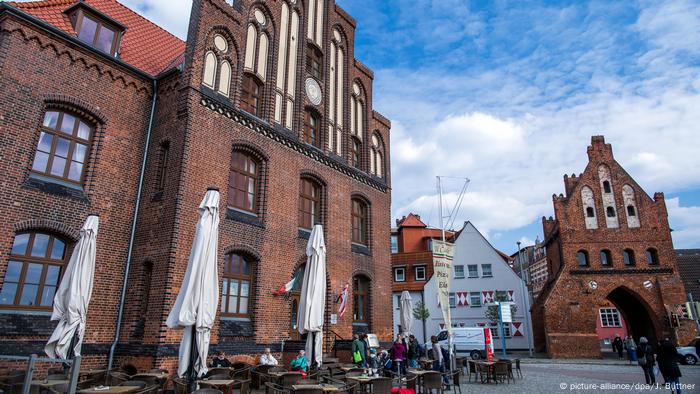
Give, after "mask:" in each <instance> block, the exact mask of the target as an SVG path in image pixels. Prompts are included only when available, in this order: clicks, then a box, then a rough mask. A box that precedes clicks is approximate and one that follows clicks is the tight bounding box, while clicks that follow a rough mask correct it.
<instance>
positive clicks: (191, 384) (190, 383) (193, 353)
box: [187, 324, 199, 393]
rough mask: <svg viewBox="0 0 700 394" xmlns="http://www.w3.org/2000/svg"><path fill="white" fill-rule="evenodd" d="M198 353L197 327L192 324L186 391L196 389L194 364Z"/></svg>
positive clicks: (190, 391) (189, 391)
mask: <svg viewBox="0 0 700 394" xmlns="http://www.w3.org/2000/svg"><path fill="white" fill-rule="evenodd" d="M198 356H199V353H198V352H197V328H196V324H193V325H192V341H190V366H189V368H187V392H188V393H193V392H195V391H196V390H197V371H196V369H195V364H196V363H197V358H198Z"/></svg>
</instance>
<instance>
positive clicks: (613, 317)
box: [600, 308, 622, 327]
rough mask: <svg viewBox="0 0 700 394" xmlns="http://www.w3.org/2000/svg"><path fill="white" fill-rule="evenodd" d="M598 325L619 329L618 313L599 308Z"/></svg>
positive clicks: (615, 310)
mask: <svg viewBox="0 0 700 394" xmlns="http://www.w3.org/2000/svg"><path fill="white" fill-rule="evenodd" d="M600 323H601V325H602V326H603V327H621V326H622V324H620V312H618V310H617V309H615V308H600Z"/></svg>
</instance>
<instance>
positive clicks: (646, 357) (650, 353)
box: [637, 337, 656, 385]
mask: <svg viewBox="0 0 700 394" xmlns="http://www.w3.org/2000/svg"><path fill="white" fill-rule="evenodd" d="M637 365H639V366H640V367H642V371H644V380H645V381H646V382H647V384H650V385H653V384H656V375H655V374H654V366H655V365H656V359H655V358H654V348H652V347H651V344H650V343H649V341H648V340H647V338H646V337H641V338H639V346H638V347H637Z"/></svg>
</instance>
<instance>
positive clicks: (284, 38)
mask: <svg viewBox="0 0 700 394" xmlns="http://www.w3.org/2000/svg"><path fill="white" fill-rule="evenodd" d="M293 3H294V2H292V4H293ZM293 7H294V6H292V9H290V5H289V4H287V2H282V16H281V22H280V34H279V54H278V56H277V79H276V81H275V84H276V85H275V116H274V118H275V122H276V123H278V124H283V123H284V127H286V128H288V129H290V130H291V129H292V123H293V115H294V103H295V101H296V97H295V96H296V88H297V85H296V83H297V74H296V73H297V54H298V52H299V26H300V22H299V20H300V17H299V12H298V11H297V10H296V9H293ZM283 120H284V122H283Z"/></svg>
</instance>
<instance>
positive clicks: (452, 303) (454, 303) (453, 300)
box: [450, 293, 457, 308]
mask: <svg viewBox="0 0 700 394" xmlns="http://www.w3.org/2000/svg"><path fill="white" fill-rule="evenodd" d="M456 307H457V297H455V293H450V308H456Z"/></svg>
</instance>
